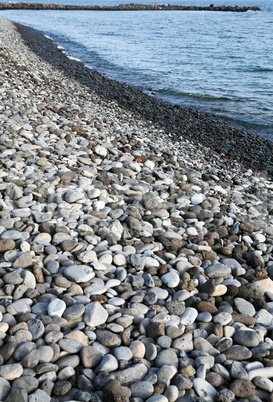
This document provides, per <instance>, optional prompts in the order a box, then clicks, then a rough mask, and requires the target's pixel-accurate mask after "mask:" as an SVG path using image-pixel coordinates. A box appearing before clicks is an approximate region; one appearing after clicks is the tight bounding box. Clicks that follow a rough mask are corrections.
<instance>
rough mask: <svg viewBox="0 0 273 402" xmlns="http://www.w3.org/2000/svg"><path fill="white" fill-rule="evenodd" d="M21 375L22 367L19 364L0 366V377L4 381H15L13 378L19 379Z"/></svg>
mask: <svg viewBox="0 0 273 402" xmlns="http://www.w3.org/2000/svg"><path fill="white" fill-rule="evenodd" d="M22 374H23V367H22V365H21V364H19V363H11V364H6V365H4V366H0V376H1V377H3V378H4V379H5V380H8V381H12V380H15V378H18V377H21V375H22Z"/></svg>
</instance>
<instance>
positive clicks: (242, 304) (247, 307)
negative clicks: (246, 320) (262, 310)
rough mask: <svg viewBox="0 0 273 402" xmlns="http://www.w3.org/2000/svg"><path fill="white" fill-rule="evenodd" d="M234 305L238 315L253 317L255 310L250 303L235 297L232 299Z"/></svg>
mask: <svg viewBox="0 0 273 402" xmlns="http://www.w3.org/2000/svg"><path fill="white" fill-rule="evenodd" d="M234 304H235V306H236V308H237V310H238V312H239V313H240V314H247V315H250V316H251V317H253V316H254V315H255V313H256V310H255V308H254V306H253V304H251V303H250V302H248V301H247V300H244V299H242V298H241V297H236V298H235V299H234Z"/></svg>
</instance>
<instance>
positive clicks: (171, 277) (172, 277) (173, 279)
mask: <svg viewBox="0 0 273 402" xmlns="http://www.w3.org/2000/svg"><path fill="white" fill-rule="evenodd" d="M161 280H162V282H163V283H165V284H166V285H167V286H168V287H169V288H176V287H177V286H178V285H179V282H180V278H179V275H178V274H177V272H176V271H170V272H168V273H166V274H164V275H163V276H162V277H161Z"/></svg>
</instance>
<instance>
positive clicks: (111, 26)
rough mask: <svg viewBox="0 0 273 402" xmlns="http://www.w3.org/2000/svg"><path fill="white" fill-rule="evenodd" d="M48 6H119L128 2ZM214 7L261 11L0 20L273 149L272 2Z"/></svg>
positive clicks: (16, 15) (28, 15) (38, 15)
mask: <svg viewBox="0 0 273 402" xmlns="http://www.w3.org/2000/svg"><path fill="white" fill-rule="evenodd" d="M0 1H2V0H0ZM31 2H45V1H43V0H38V1H37V0H36V1H31ZM50 3H62V4H80V5H84V4H88V5H118V4H120V3H123V4H124V3H126V1H124V0H121V1H119V0H90V1H86V0H82V1H73V0H53V1H51V2H50ZM127 3H130V1H128V2H127ZM134 3H144V4H151V2H150V1H145V0H136V1H134ZM213 3H214V5H215V6H216V5H219V6H220V5H224V4H225V5H233V6H234V5H238V6H252V5H255V6H258V7H260V8H261V9H262V11H261V12H253V11H249V12H244V13H240V12H212V11H59V10H41V11H40V10H3V11H0V17H3V18H7V19H10V20H13V21H16V22H19V23H22V24H25V25H28V26H31V27H33V28H36V29H38V30H40V31H42V32H43V33H44V34H46V35H48V36H50V37H51V38H52V39H53V40H54V41H55V42H57V43H58V44H59V45H60V46H61V47H63V48H64V49H65V51H66V52H67V53H68V54H69V55H71V56H73V57H75V58H78V59H80V60H82V61H83V62H84V63H85V64H87V65H88V66H90V67H91V68H95V69H97V70H98V71H100V72H102V73H105V74H107V75H108V76H110V77H111V78H114V79H116V80H120V81H124V82H127V83H129V84H132V85H135V86H137V87H140V88H142V89H143V90H144V91H147V92H149V93H153V94H155V95H156V96H158V97H161V98H164V99H166V100H167V101H170V102H173V103H176V104H179V105H181V106H183V107H190V108H192V109H198V110H200V111H203V112H206V113H212V114H216V115H218V116H221V117H222V118H224V119H226V120H228V121H230V122H232V123H233V124H236V125H239V126H240V127H245V128H246V129H247V130H249V131H252V132H254V133H257V134H259V135H262V136H263V137H265V138H268V139H271V140H272V141H273V2H272V1H271V0H253V1H250V0H236V1H234V0H230V1H228V0H225V1H224V0H223V1H220V0H216V1H214V2H213ZM158 4H179V5H197V6H209V5H210V4H211V2H210V1H209V0H208V1H204V0H196V1H193V0H191V1H189V0H174V1H173V2H172V1H170V0H168V1H166V0H165V1H158Z"/></svg>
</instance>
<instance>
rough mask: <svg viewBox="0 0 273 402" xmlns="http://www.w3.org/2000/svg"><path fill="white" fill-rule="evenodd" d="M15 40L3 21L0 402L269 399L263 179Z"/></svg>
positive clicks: (270, 248)
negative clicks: (89, 85)
mask: <svg viewBox="0 0 273 402" xmlns="http://www.w3.org/2000/svg"><path fill="white" fill-rule="evenodd" d="M16 26H17V25H16V24H14V23H12V22H10V21H8V20H4V19H1V18H0V28H1V29H0V67H1V68H0V119H1V125H0V161H1V166H0V400H1V401H4V402H11V401H22V402H23V401H24V402H27V401H29V402H35V401H37V400H40V401H43V402H72V401H86V402H90V401H96V402H104V401H109V402H116V401H123V402H142V401H145V402H196V401H197V400H201V399H202V400H203V399H204V400H206V401H207V402H222V401H226V402H235V401H240V400H248V401H250V402H254V401H255V402H262V401H272V400H273V381H272V378H273V369H272V367H273V352H272V351H273V341H272V334H273V256H272V254H273V215H272V214H273V181H272V180H270V179H269V178H268V177H267V175H266V173H264V174H263V172H255V171H253V170H251V169H246V168H245V167H244V166H243V165H242V164H241V163H238V162H236V161H235V160H230V161H229V162H227V160H226V159H225V157H224V156H223V155H222V154H220V153H219V154H216V153H214V152H212V150H211V149H210V148H207V147H205V146H204V145H202V144H199V143H193V142H192V141H190V140H187V139H185V138H183V137H182V136H181V135H180V136H179V137H178V136H175V135H174V134H173V133H171V130H170V127H169V126H167V125H166V128H165V127H164V126H163V125H162V124H159V123H157V122H156V120H155V121H154V122H153V121H151V120H150V119H146V118H145V117H143V116H144V111H138V108H137V107H135V108H132V109H131V110H130V109H129V108H127V107H124V106H122V104H121V101H118V102H117V101H116V100H115V99H116V97H115V96H116V95H117V93H118V94H119V97H118V99H122V97H123V96H124V94H125V93H127V103H128V99H130V97H132V102H133V101H134V99H135V98H136V97H135V95H137V96H138V97H139V100H138V104H141V102H144V105H145V106H147V104H149V105H151V104H152V105H154V108H156V105H157V106H158V105H160V108H159V112H158V113H159V114H161V113H162V108H163V110H165V112H166V113H167V112H168V114H170V111H172V108H171V106H169V105H167V104H165V103H164V102H161V101H158V100H156V99H153V98H152V97H149V96H148V97H147V95H145V94H143V93H141V91H138V90H136V89H134V88H131V87H128V86H126V85H123V84H118V83H116V82H113V81H111V80H108V79H107V78H106V77H104V76H102V75H100V74H98V73H97V72H93V75H92V77H94V79H96V81H95V82H94V83H93V89H90V88H89V87H88V86H86V85H85V84H84V85H82V84H81V83H80V82H79V81H77V80H75V79H73V78H72V77H71V76H68V75H67V74H66V73H65V72H63V71H62V70H60V69H57V68H55V67H54V66H53V65H52V64H50V63H49V62H46V61H44V60H43V58H42V57H40V56H38V55H37V54H36V53H33V52H32V51H31V50H30V48H29V47H28V45H26V44H25V42H24V40H23V39H22V37H21V36H20V34H19V33H18V31H17V29H16ZM19 28H20V31H21V32H23V33H24V35H30V36H29V40H30V39H31V40H32V45H33V46H34V42H35V41H38V46H37V47H41V49H42V52H47V53H48V59H49V60H50V59H53V60H55V62H57V60H59V62H58V63H59V65H62V66H65V68H66V70H67V71H69V69H70V70H71V67H73V74H74V75H75V76H76V74H81V77H82V78H83V80H87V81H88V82H89V84H90V79H91V77H90V75H87V76H82V72H83V66H82V65H81V64H78V63H76V64H74V63H72V64H71V62H70V61H69V60H67V58H66V57H64V55H63V54H62V53H61V52H60V51H59V53H60V58H59V59H58V57H57V53H56V52H57V49H56V48H55V47H52V46H49V43H48V42H47V41H45V42H44V41H43V40H41V42H40V39H42V36H41V34H40V33H37V32H36V33H35V35H32V34H33V33H34V32H33V30H29V29H28V28H23V27H22V26H20V27H19ZM51 43H52V42H51ZM66 63H67V64H66ZM120 88H122V91H123V92H121V93H119V91H117V89H118V90H119V89H120ZM98 90H100V91H98ZM125 91H127V92H125ZM111 94H112V95H111ZM110 95H111V96H110ZM133 95H134V97H133ZM150 98H151V100H150ZM147 99H149V100H150V103H148V100H147ZM130 105H131V103H130ZM164 108H165V109H164ZM140 112H142V114H140ZM183 112H184V111H183ZM184 113H186V112H184ZM188 113H193V112H191V111H190V112H188ZM187 116H189V117H192V116H194V115H193V114H190V115H187ZM195 118H197V117H196V116H195ZM202 119H204V116H200V117H199V120H201V122H202V121H203V120H202ZM200 124H201V123H200ZM219 124H220V126H219V127H226V129H227V130H229V126H226V125H224V126H223V123H219ZM221 124H222V125H221ZM199 126H200V125H199ZM199 126H198V127H199ZM222 135H223V133H222Z"/></svg>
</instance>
